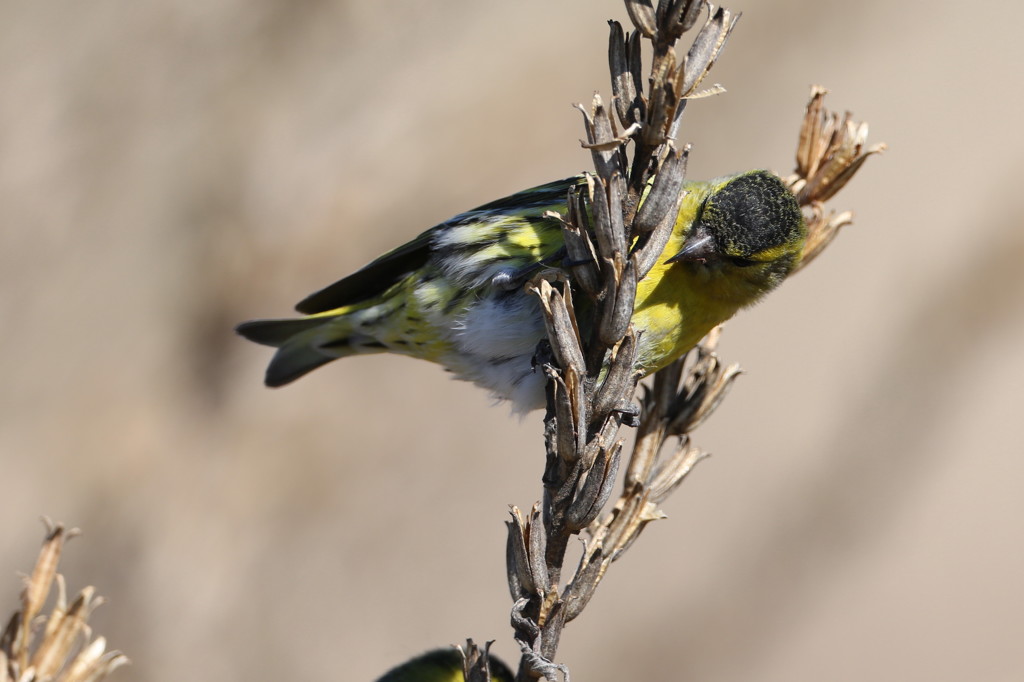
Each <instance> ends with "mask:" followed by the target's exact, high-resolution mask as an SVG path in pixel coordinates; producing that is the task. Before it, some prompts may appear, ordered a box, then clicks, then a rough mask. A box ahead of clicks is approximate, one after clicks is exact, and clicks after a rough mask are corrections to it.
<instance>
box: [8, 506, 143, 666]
mask: <svg viewBox="0 0 1024 682" xmlns="http://www.w3.org/2000/svg"><path fill="white" fill-rule="evenodd" d="M46 526H47V532H46V539H45V540H44V542H43V548H42V550H40V552H39V558H38V559H37V560H36V565H35V568H34V569H33V571H32V574H31V575H30V576H29V577H28V578H26V580H25V588H24V590H22V593H21V608H20V609H19V610H17V611H15V612H14V614H13V615H12V616H11V618H10V619H9V620H8V622H7V627H6V628H5V629H4V631H3V634H2V635H0V682H14V681H15V680H16V681H17V682H43V681H53V682H99V680H103V679H106V677H107V676H108V675H109V674H110V673H111V672H113V671H114V670H116V669H117V668H119V667H121V666H122V665H124V664H126V663H128V658H127V657H126V656H125V655H124V654H122V653H121V652H119V651H106V640H105V639H104V638H103V637H96V638H95V639H93V637H92V632H91V630H90V628H89V625H88V621H89V616H90V614H91V613H92V612H93V610H94V609H95V608H96V607H97V606H99V605H100V604H102V603H103V600H102V599H101V598H100V597H97V596H96V593H95V590H94V588H92V587H86V588H85V589H83V590H82V591H81V592H80V593H79V594H78V596H77V597H75V599H74V600H73V601H72V602H71V604H70V605H68V602H67V595H66V590H65V587H64V579H63V577H62V576H61V575H60V574H59V573H57V564H58V562H59V561H60V555H61V551H62V550H63V548H64V542H65V541H66V540H67V539H68V538H70V537H73V536H74V535H76V534H77V533H78V531H77V530H75V529H72V530H65V529H64V526H63V525H61V524H53V523H51V522H50V521H48V520H47V521H46ZM54 583H56V585H57V598H56V603H55V604H54V607H53V611H52V612H51V613H50V614H49V615H48V616H41V615H40V614H41V613H42V610H43V606H44V605H45V604H46V601H47V598H48V596H49V594H50V592H51V590H52V588H53V585H54ZM90 640H91V641H90Z"/></svg>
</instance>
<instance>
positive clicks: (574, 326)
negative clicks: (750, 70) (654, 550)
mask: <svg viewBox="0 0 1024 682" xmlns="http://www.w3.org/2000/svg"><path fill="white" fill-rule="evenodd" d="M626 9H627V12H628V14H629V17H630V19H631V21H632V22H633V25H634V30H633V31H632V32H630V33H629V34H628V35H626V33H625V32H624V31H623V29H622V27H621V25H619V24H618V23H617V22H614V21H613V22H610V25H611V37H610V45H609V53H608V54H609V66H610V70H611V79H612V89H613V92H614V95H615V98H614V106H613V108H612V109H611V110H609V109H608V108H607V107H606V106H605V105H604V103H603V101H602V100H601V98H600V97H599V96H595V97H594V100H593V104H592V106H591V108H590V110H589V111H588V110H586V109H584V108H583V107H579V108H580V110H581V111H582V112H583V115H584V126H585V129H586V135H587V139H586V141H585V142H584V143H583V144H584V147H586V148H587V149H589V150H590V151H591V154H592V157H593V162H594V168H595V174H594V175H593V176H590V177H589V178H588V183H587V186H585V187H581V188H578V189H576V190H573V191H572V192H570V195H569V197H568V210H567V213H566V215H565V216H558V218H559V219H560V220H561V221H562V223H563V233H564V238H565V243H566V251H567V254H568V256H569V259H570V263H571V265H570V266H569V267H568V268H567V271H566V273H565V274H563V275H560V276H558V277H555V278H553V277H552V275H551V274H550V273H545V274H544V275H542V276H538V277H537V278H535V279H534V280H533V281H531V282H530V283H529V284H528V290H529V291H532V292H533V293H534V294H535V295H537V296H538V298H539V299H540V302H541V307H542V310H543V313H544V319H545V323H546V325H547V336H548V340H547V343H546V344H543V343H542V344H541V348H539V349H538V356H537V357H538V361H539V363H540V365H541V366H542V367H543V370H544V372H545V373H546V375H547V377H548V383H547V405H548V409H547V414H546V416H545V430H544V432H545V444H546V450H547V463H546V466H545V472H544V477H543V482H544V494H543V501H542V502H541V503H538V504H536V505H534V507H533V509H532V511H531V512H530V514H529V515H528V516H527V517H526V518H524V517H523V514H522V513H521V512H520V511H519V509H517V508H515V507H513V508H512V521H510V522H509V523H508V524H507V525H508V549H507V568H508V582H509V589H510V592H511V594H512V598H513V601H514V602H515V604H514V606H513V610H512V625H513V628H514V630H515V637H516V640H517V642H518V643H519V646H520V649H521V651H522V654H523V655H522V658H521V660H520V667H519V672H518V675H517V680H520V681H525V680H535V679H538V678H540V677H545V678H547V679H549V680H554V679H557V677H558V675H559V673H561V674H562V676H563V677H564V678H565V679H566V680H568V670H567V669H566V668H565V667H564V666H562V665H558V664H556V663H554V656H555V653H556V651H557V647H558V643H559V640H560V637H561V633H562V630H563V628H564V627H565V625H566V624H567V623H568V622H570V621H572V620H573V619H574V618H576V617H577V616H579V615H580V613H581V612H582V611H583V609H584V608H585V607H586V605H587V603H588V602H589V600H590V599H591V598H592V597H593V595H594V593H595V591H596V589H597V586H598V584H599V583H600V581H601V579H602V578H603V576H604V575H605V573H606V571H607V569H608V567H609V566H610V564H611V563H612V562H613V561H615V560H616V559H617V558H619V557H620V556H621V555H622V553H623V552H625V551H626V550H627V549H628V548H629V547H630V546H631V545H632V543H633V542H634V541H635V540H636V539H637V538H638V537H639V535H640V533H641V532H642V531H643V529H644V528H645V527H646V526H647V524H648V523H650V522H651V521H656V520H659V519H662V518H664V517H665V514H664V513H663V512H662V511H661V508H660V504H661V503H662V502H663V501H664V500H665V499H666V498H667V497H668V496H669V495H670V494H671V493H672V492H673V491H674V490H676V489H677V487H678V486H679V485H680V483H681V482H682V481H683V480H684V479H685V478H686V476H687V475H688V474H689V473H690V471H692V469H693V467H694V466H695V465H696V464H697V462H699V461H701V460H702V459H703V458H704V457H705V456H706V454H705V453H703V452H702V451H701V450H700V449H699V448H697V447H696V446H694V445H693V444H692V442H691V440H690V436H689V434H690V432H691V431H692V430H693V429H694V428H696V427H697V426H698V425H700V424H701V423H702V422H703V421H704V420H705V419H707V418H708V416H709V415H710V414H711V413H712V412H713V411H714V410H715V408H716V407H717V406H718V405H719V404H720V403H721V401H722V400H723V399H724V397H725V396H726V394H727V393H728V391H729V389H730V387H731V386H732V385H733V383H734V381H735V379H736V378H737V376H739V373H740V371H739V367H738V366H737V365H734V364H733V365H724V364H723V363H722V362H721V361H720V360H719V358H718V356H717V354H716V352H715V349H716V346H717V343H718V339H719V336H720V329H718V328H716V329H715V330H712V332H711V333H709V334H708V336H707V337H705V339H703V340H702V341H701V343H700V344H699V345H698V346H697V347H695V348H694V349H693V350H691V351H690V352H689V353H688V354H687V355H686V356H684V357H683V358H681V359H679V360H677V361H676V362H674V363H672V364H670V365H669V366H668V367H665V368H664V369H662V370H660V371H658V372H656V373H655V374H654V376H653V379H652V381H651V385H650V386H645V387H644V389H643V396H642V399H641V401H640V406H639V409H637V408H636V407H635V406H634V404H633V398H634V394H635V392H636V388H637V385H638V383H639V380H640V375H639V374H638V373H637V371H636V370H635V368H634V365H635V359H636V345H637V336H636V331H635V330H634V329H633V328H632V327H631V325H630V320H631V318H632V314H633V305H634V296H635V293H636V287H637V283H638V282H639V281H640V280H641V279H643V277H644V276H645V275H646V274H647V273H648V272H649V270H650V269H651V267H652V266H653V265H654V264H655V262H656V261H657V258H658V256H659V255H660V254H661V252H662V250H663V249H664V246H665V244H666V242H667V239H668V237H669V235H670V234H671V231H672V228H673V226H674V223H675V220H676V216H677V214H678V212H679V208H680V205H681V202H682V196H683V192H682V191H681V187H682V183H683V180H684V177H685V172H686V159H687V154H688V151H689V148H688V147H684V148H683V149H682V150H680V149H677V147H676V143H675V138H676V134H677V133H678V129H679V125H680V120H681V115H682V112H683V110H684V108H685V106H686V103H687V101H688V100H689V99H693V98H697V97H701V96H704V95H707V94H715V93H717V92H720V91H722V88H721V86H718V85H715V86H713V87H712V88H710V89H709V90H705V91H703V92H699V91H698V90H697V88H698V87H699V86H700V84H701V83H702V82H703V81H704V79H705V77H706V76H707V73H708V71H709V69H710V68H711V66H712V65H713V64H714V62H715V59H716V58H717V56H718V54H719V53H720V51H721V49H722V48H723V46H724V45H725V42H726V40H727V39H728V37H729V34H730V33H731V31H732V28H733V26H734V25H735V22H736V19H737V18H738V16H737V15H733V14H732V13H730V12H729V11H728V10H726V9H724V8H717V9H716V8H714V7H713V6H712V5H710V4H709V3H707V2H703V1H702V0H661V1H659V3H658V6H657V9H655V8H654V7H653V5H652V2H651V0H626ZM704 9H707V15H708V16H707V19H706V21H705V22H704V24H703V25H702V27H701V28H700V30H699V31H698V32H697V35H696V37H695V38H694V40H693V42H692V44H691V46H690V47H689V49H688V50H687V52H686V54H685V55H683V56H682V57H678V56H677V54H676V52H675V43H676V41H677V40H678V39H679V38H680V37H681V36H682V35H683V33H685V32H686V31H688V30H690V29H691V28H692V27H694V26H696V24H697V20H698V19H699V17H700V14H701V12H702V10H704ZM643 41H647V42H649V43H650V49H651V50H652V52H653V57H652V64H651V72H650V76H649V78H648V79H647V80H648V83H649V89H648V92H647V93H646V94H645V93H644V90H643V87H642V79H641V67H640V65H641V46H642V43H643ZM823 96H824V90H823V89H820V88H816V89H815V90H814V91H813V92H812V97H811V102H810V103H809V104H808V107H807V113H806V115H805V117H804V123H803V127H802V129H801V132H800V141H799V145H798V151H797V169H796V172H795V173H794V174H793V175H792V176H791V177H790V178H788V179H787V183H788V186H789V187H790V188H791V190H792V191H793V192H794V194H795V195H796V196H797V198H798V201H799V203H800V205H801V206H803V207H804V208H806V209H807V212H808V213H809V216H808V215H806V214H805V217H807V218H808V228H809V237H808V240H807V245H806V247H805V249H804V252H803V254H802V261H801V266H802V265H806V264H807V263H809V262H810V261H811V260H813V258H814V257H815V256H816V255H817V254H818V253H820V252H821V250H822V249H823V248H824V247H825V246H827V245H828V243H829V242H830V241H831V240H832V239H833V238H834V237H835V235H836V233H837V231H838V229H839V228H840V227H842V226H843V225H845V224H848V223H849V222H850V220H851V214H850V213H848V212H843V213H834V212H833V213H830V214H828V215H825V214H824V210H823V203H824V202H825V201H826V200H828V199H829V198H831V197H832V196H833V195H834V194H835V193H836V192H837V191H839V190H840V189H841V188H842V187H843V186H844V185H845V184H846V183H847V182H848V181H849V180H850V178H851V177H852V176H853V175H854V174H855V173H856V172H857V170H858V169H859V168H860V167H861V165H862V164H863V163H864V161H865V160H866V158H867V157H868V156H870V155H872V154H875V153H878V152H880V151H882V149H884V145H875V146H873V147H866V146H865V145H866V137H867V125H866V124H858V123H855V122H853V121H852V120H850V118H849V115H846V116H844V117H843V118H841V119H840V118H839V117H838V116H836V115H835V114H832V113H830V112H828V111H827V110H826V109H825V108H824V104H823ZM616 121H617V122H618V125H621V126H622V128H623V129H624V130H623V132H622V133H620V132H619V131H618V126H617V125H616ZM630 144H632V160H631V161H630V155H629V154H628V153H627V146H628V145H630ZM648 188H649V189H648ZM645 191H647V193H646V196H644V201H643V204H642V206H641V204H640V198H641V196H643V194H644V192H645ZM574 295H584V296H587V297H588V298H589V299H590V300H589V302H588V303H589V307H590V308H591V309H592V314H591V317H590V320H589V326H588V327H587V329H588V330H589V332H588V333H587V334H583V333H581V325H580V324H579V323H578V321H577V319H576V312H575V306H574V304H573V296H574ZM622 424H626V425H628V426H634V427H637V434H636V439H635V443H634V446H633V448H632V450H631V451H630V454H629V458H628V463H627V464H626V466H625V475H624V480H623V487H622V491H621V493H620V495H619V497H618V499H617V500H616V501H615V502H614V503H612V504H611V506H610V508H609V511H608V512H607V513H603V514H602V510H604V508H605V507H606V506H608V502H609V500H610V498H611V495H612V490H613V488H614V484H615V480H616V476H617V473H618V470H619V468H620V463H621V459H622V454H623V441H622V439H621V438H620V436H619V435H618V430H619V427H620V426H621V425H622ZM669 441H674V445H673V446H671V447H667V444H668V442H669ZM580 533H583V534H584V537H583V541H584V551H583V555H582V557H581V559H580V562H579V564H578V565H577V567H576V569H575V571H573V572H572V575H571V576H569V577H568V579H566V580H565V581H564V584H563V581H562V574H563V571H564V568H565V567H564V561H565V556H566V549H567V545H568V542H569V539H570V538H571V537H573V536H574V535H578V534H580Z"/></svg>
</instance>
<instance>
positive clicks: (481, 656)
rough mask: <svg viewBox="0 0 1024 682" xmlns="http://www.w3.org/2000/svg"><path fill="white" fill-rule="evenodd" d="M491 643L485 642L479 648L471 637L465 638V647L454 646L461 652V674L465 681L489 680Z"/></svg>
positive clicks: (484, 681)
mask: <svg viewBox="0 0 1024 682" xmlns="http://www.w3.org/2000/svg"><path fill="white" fill-rule="evenodd" d="M492 643H493V642H486V643H485V644H484V647H483V649H481V648H480V647H479V646H477V645H476V643H475V642H474V641H473V640H472V639H467V640H466V646H465V648H463V647H461V646H458V647H455V648H456V649H458V650H459V653H460V654H462V674H463V677H464V678H465V680H466V682H490V681H491V666H490V659H489V653H490V649H491V644H492Z"/></svg>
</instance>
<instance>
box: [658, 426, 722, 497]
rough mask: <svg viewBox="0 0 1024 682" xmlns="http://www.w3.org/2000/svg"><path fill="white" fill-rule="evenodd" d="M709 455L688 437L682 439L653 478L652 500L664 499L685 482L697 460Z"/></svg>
mask: <svg viewBox="0 0 1024 682" xmlns="http://www.w3.org/2000/svg"><path fill="white" fill-rule="evenodd" d="M707 457H708V454H707V453H706V452H702V451H701V450H700V448H698V447H695V446H693V445H692V444H691V443H690V440H689V439H688V438H683V439H681V440H680V442H679V447H678V448H676V452H675V454H674V455H673V456H672V457H671V458H669V459H668V460H666V461H665V462H663V463H662V464H661V466H659V467H658V469H657V471H656V472H655V474H654V476H653V477H652V478H651V482H650V489H651V500H653V501H654V502H662V501H664V500H665V498H667V497H668V496H669V495H670V494H671V493H672V491H673V490H675V489H676V488H677V487H678V486H679V484H680V483H682V482H683V479H685V478H686V476H687V475H688V474H689V473H690V472H691V471H692V470H693V467H695V466H696V465H697V462H699V461H701V460H703V459H705V458H707Z"/></svg>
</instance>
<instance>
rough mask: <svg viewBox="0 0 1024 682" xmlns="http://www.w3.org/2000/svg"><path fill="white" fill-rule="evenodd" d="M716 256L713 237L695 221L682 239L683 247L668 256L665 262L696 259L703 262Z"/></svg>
mask: <svg viewBox="0 0 1024 682" xmlns="http://www.w3.org/2000/svg"><path fill="white" fill-rule="evenodd" d="M717 257H718V249H717V247H716V245H715V237H714V235H712V234H711V231H710V230H708V228H707V227H705V226H704V225H703V224H702V223H697V224H696V225H695V226H694V228H693V229H692V230H691V231H690V234H688V235H686V239H685V240H684V241H683V248H682V249H681V250H680V251H679V253H677V254H676V255H674V256H672V257H671V258H669V259H668V260H667V261H665V262H666V263H678V262H680V261H697V262H699V263H704V262H706V261H708V260H710V259H713V258H717Z"/></svg>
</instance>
